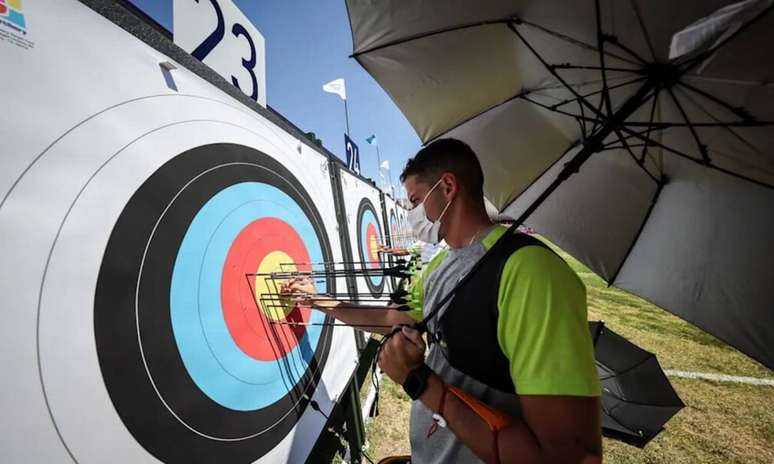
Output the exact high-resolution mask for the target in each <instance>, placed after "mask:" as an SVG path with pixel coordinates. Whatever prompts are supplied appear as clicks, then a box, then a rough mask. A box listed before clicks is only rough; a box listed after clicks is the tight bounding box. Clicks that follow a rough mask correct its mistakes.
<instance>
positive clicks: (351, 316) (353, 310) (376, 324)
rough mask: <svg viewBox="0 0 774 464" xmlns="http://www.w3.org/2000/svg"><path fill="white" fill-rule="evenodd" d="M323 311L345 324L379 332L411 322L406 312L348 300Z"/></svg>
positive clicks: (383, 332)
mask: <svg viewBox="0 0 774 464" xmlns="http://www.w3.org/2000/svg"><path fill="white" fill-rule="evenodd" d="M325 312H326V313H328V314H330V315H331V316H333V317H334V318H336V319H338V320H340V321H342V322H344V323H345V324H349V325H352V326H355V327H357V328H358V329H361V330H366V331H368V332H375V333H380V334H386V333H389V332H391V331H392V326H393V325H397V324H410V323H411V322H413V319H411V317H409V316H408V315H407V314H405V313H402V312H400V311H398V310H395V309H391V308H389V307H387V306H381V307H380V306H365V305H358V304H357V303H352V302H348V301H341V302H339V303H338V304H337V305H336V306H335V307H333V308H331V309H326V310H325Z"/></svg>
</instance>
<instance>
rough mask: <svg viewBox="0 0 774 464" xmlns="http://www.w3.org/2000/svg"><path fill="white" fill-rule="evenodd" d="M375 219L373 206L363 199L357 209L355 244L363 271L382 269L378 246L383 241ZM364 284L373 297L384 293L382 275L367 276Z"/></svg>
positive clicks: (375, 214) (366, 199)
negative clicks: (356, 243) (356, 244)
mask: <svg viewBox="0 0 774 464" xmlns="http://www.w3.org/2000/svg"><path fill="white" fill-rule="evenodd" d="M377 217H378V216H377V213H376V209H375V208H374V205H373V204H372V203H371V201H370V200H369V199H368V198H363V199H362V200H361V201H360V205H359V206H358V209H357V231H358V234H357V242H358V252H359V255H360V261H361V262H362V263H364V265H363V267H364V269H373V270H377V269H381V268H383V267H384V264H383V263H382V260H381V259H380V256H379V244H381V243H383V239H382V229H381V226H380V225H379V220H378V219H377ZM365 282H366V285H367V286H368V290H369V291H370V292H371V294H372V295H373V296H375V297H379V296H381V294H382V292H383V291H384V276H383V275H380V274H371V275H367V276H366V277H365Z"/></svg>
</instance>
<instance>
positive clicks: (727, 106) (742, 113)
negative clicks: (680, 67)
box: [677, 81, 752, 121]
mask: <svg viewBox="0 0 774 464" xmlns="http://www.w3.org/2000/svg"><path fill="white" fill-rule="evenodd" d="M677 84H678V85H681V86H683V87H685V88H686V89H688V90H691V91H693V92H695V93H697V94H699V95H701V96H702V97H704V98H706V99H707V100H710V101H712V102H715V103H717V104H718V105H720V106H722V107H723V108H725V109H727V110H728V111H730V112H732V113H734V114H735V115H737V116H739V117H740V118H741V119H743V120H746V121H749V120H751V119H752V117H751V115H750V113H748V112H747V111H746V110H745V109H744V108H743V107H740V106H733V105H731V104H729V103H728V102H725V101H723V100H721V99H720V98H718V97H716V96H714V95H712V94H710V93H707V92H705V91H703V90H701V89H700V88H698V87H694V86H692V85H691V84H688V83H685V82H682V81H677Z"/></svg>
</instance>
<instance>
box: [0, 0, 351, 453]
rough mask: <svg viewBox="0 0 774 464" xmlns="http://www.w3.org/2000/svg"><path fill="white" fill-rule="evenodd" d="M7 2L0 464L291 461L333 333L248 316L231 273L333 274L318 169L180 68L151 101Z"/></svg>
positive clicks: (131, 74) (106, 64)
mask: <svg viewBox="0 0 774 464" xmlns="http://www.w3.org/2000/svg"><path fill="white" fill-rule="evenodd" d="M25 5H26V6H27V8H26V9H25V12H26V13H27V15H28V17H29V18H30V22H29V24H30V25H31V29H30V31H29V35H28V38H29V40H31V41H34V42H35V48H34V51H28V52H29V53H26V54H23V52H22V51H20V50H19V49H16V48H8V47H7V46H6V45H7V44H5V43H2V42H0V60H3V61H6V60H7V61H9V62H13V63H14V66H12V67H10V66H0V77H2V80H3V82H4V83H6V85H4V86H0V100H2V101H3V102H4V104H5V105H7V107H8V108H14V111H12V112H11V111H9V112H4V113H3V114H2V115H0V118H2V124H0V136H2V137H3V140H4V150H3V154H2V156H0V230H3V234H2V235H0V255H2V256H3V260H2V261H1V262H0V274H1V275H2V279H0V293H2V294H3V296H4V299H5V305H4V308H5V309H6V312H5V316H6V320H5V322H4V324H2V325H0V366H2V367H3V371H4V373H5V374H6V375H5V376H4V386H5V388H6V391H7V394H6V395H4V396H3V399H2V400H0V401H2V410H3V415H2V417H0V435H1V436H3V437H4V445H3V460H4V461H5V460H8V462H79V463H101V462H117V463H124V462H125V463H145V462H158V461H165V462H192V461H209V462H213V461H215V462H303V461H305V460H306V458H307V456H308V454H309V451H310V450H311V448H312V446H313V445H314V443H315V441H316V439H317V436H318V435H319V433H320V431H321V430H322V428H323V427H324V424H325V418H324V417H323V416H322V415H321V414H319V413H318V412H316V411H313V410H311V408H308V407H306V406H307V401H308V398H310V397H311V398H313V399H315V400H316V401H317V402H318V403H319V404H320V406H321V408H323V411H325V412H327V413H329V412H330V409H331V408H332V407H333V405H334V403H335V402H336V401H337V400H338V398H339V396H340V395H341V394H342V392H343V391H344V389H345V387H346V385H347V383H348V381H349V378H350V375H351V373H352V372H353V371H354V368H355V366H356V361H357V354H356V347H355V340H354V336H353V332H352V330H351V329H350V328H344V327H336V328H333V329H331V328H330V327H319V326H304V325H303V323H305V322H309V323H314V322H324V321H325V318H324V316H323V315H322V314H321V313H319V312H316V311H310V310H308V309H307V308H303V307H298V308H293V307H279V308H275V307H264V306H261V305H260V304H258V305H256V304H255V300H254V298H253V295H254V294H258V295H260V294H262V293H265V292H266V289H267V285H268V284H267V283H266V282H261V281H260V279H252V280H251V279H250V278H249V277H250V276H249V275H248V274H255V273H259V272H264V271H270V270H272V269H276V268H277V267H278V266H280V265H282V266H284V268H285V269H288V268H293V267H295V268H296V269H299V270H303V269H305V267H306V266H308V265H309V263H311V262H315V261H317V260H336V261H340V260H342V256H341V249H340V245H339V241H338V234H337V232H336V230H337V229H336V222H335V209H334V206H333V193H332V188H331V184H330V179H329V175H328V172H327V166H328V160H327V158H326V157H325V156H323V155H320V154H319V153H317V152H315V151H314V150H312V149H310V148H308V147H306V146H302V145H301V144H300V143H299V141H298V140H297V139H295V138H294V137H293V136H292V135H290V134H288V133H287V132H284V131H283V130H281V129H280V128H278V127H277V126H275V125H273V124H272V123H270V122H268V121H267V120H266V119H264V118H263V117H261V116H259V115H257V114H256V113H254V112H252V111H250V110H249V109H247V108H244V107H243V106H241V104H239V103H238V102H237V101H235V100H232V99H230V97H228V96H226V95H225V94H223V93H222V92H220V91H219V90H218V89H216V88H215V87H213V86H211V85H210V84H209V83H207V82H206V81H203V80H202V79H201V78H199V77H198V76H195V75H193V74H192V73H190V72H188V71H187V70H185V68H182V67H178V69H176V70H175V71H174V72H173V75H174V78H175V82H176V85H177V89H178V90H177V91H171V90H170V89H169V88H168V87H167V85H166V83H165V81H164V78H163V76H162V75H161V73H160V72H159V66H158V63H159V62H163V61H167V60H169V58H168V57H166V56H164V55H162V54H160V53H158V52H156V51H155V50H152V49H150V48H149V47H148V46H146V45H145V44H143V43H142V42H140V41H139V40H137V39H136V38H135V37H133V36H131V35H130V34H128V33H127V32H125V31H123V30H121V29H120V28H118V27H117V26H115V25H113V24H112V23H110V22H109V21H107V20H106V19H104V18H102V17H100V16H99V15H97V14H96V13H94V12H93V11H92V10H90V9H88V8H87V7H85V6H83V5H81V4H80V3H78V2H73V1H56V2H54V1H48V2H31V3H29V5H27V4H25ZM33 20H34V21H33ZM68 24H79V27H78V28H76V29H72V28H70V27H69V26H67V25H68ZM32 25H34V27H33V26H32ZM65 35H66V36H67V37H68V41H62V40H61V37H63V36H65ZM95 37H99V40H94V38H95ZM74 50H88V53H77V52H74ZM116 50H120V52H121V54H122V57H123V59H122V60H121V64H120V68H119V67H118V66H117V65H116V62H115V53H116ZM62 56H67V57H68V58H67V59H68V64H69V65H68V66H66V67H62V68H58V71H57V72H41V71H40V70H41V69H46V68H45V66H46V65H47V64H48V63H57V62H61V59H62V58H61V57H62ZM84 69H100V70H101V71H103V72H104V73H105V76H107V77H106V78H105V79H99V80H89V81H88V82H86V81H84V76H83V70H84ZM113 71H115V72H113ZM84 82H86V84H84ZM62 88H67V89H68V91H67V92H61V91H58V89H62ZM41 95H45V98H41ZM318 167H319V169H318ZM331 231H332V232H331ZM340 285H341V282H340V281H334V280H331V279H328V280H324V281H319V282H317V287H318V289H319V290H321V291H328V290H333V289H334V288H341V287H340ZM259 303H260V302H259ZM284 321H290V322H295V321H297V322H300V323H302V325H300V326H293V325H287V324H278V322H284ZM30 444H34V446H31V445H30Z"/></svg>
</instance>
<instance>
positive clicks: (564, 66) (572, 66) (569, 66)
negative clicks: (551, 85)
mask: <svg viewBox="0 0 774 464" xmlns="http://www.w3.org/2000/svg"><path fill="white" fill-rule="evenodd" d="M553 66H554V69H585V70H590V71H601V70H602V68H601V67H599V66H585V65H576V64H570V63H562V64H555V65H553ZM605 69H607V70H608V71H612V72H629V73H636V74H642V69H638V68H616V67H607V68H605Z"/></svg>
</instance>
